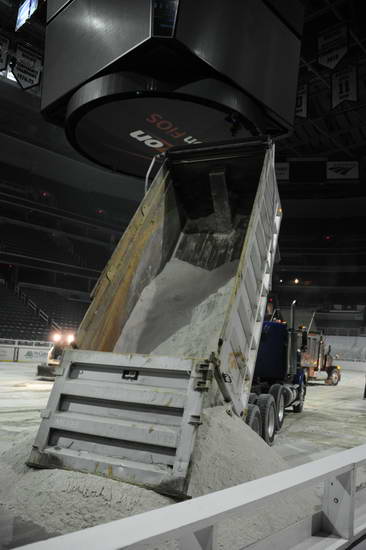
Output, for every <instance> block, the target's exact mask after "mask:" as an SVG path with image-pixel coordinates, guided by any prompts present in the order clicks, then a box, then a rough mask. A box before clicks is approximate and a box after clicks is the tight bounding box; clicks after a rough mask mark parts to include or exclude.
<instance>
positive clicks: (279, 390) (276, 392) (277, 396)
mask: <svg viewBox="0 0 366 550" xmlns="http://www.w3.org/2000/svg"><path fill="white" fill-rule="evenodd" d="M269 393H270V394H271V395H273V399H274V400H275V403H276V432H279V431H280V429H281V428H282V425H283V421H284V420H285V395H284V389H283V386H282V385H281V384H273V386H271V387H270V389H269Z"/></svg>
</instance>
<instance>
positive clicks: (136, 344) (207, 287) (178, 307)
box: [114, 258, 238, 357]
mask: <svg viewBox="0 0 366 550" xmlns="http://www.w3.org/2000/svg"><path fill="white" fill-rule="evenodd" d="M237 267H238V262H237V261H235V262H229V263H226V264H223V265H222V266H220V267H218V268H216V269H214V270H212V271H208V270H206V269H202V268H201V267H197V266H194V265H192V264H190V263H188V262H184V261H181V260H178V259H177V258H173V259H172V260H170V261H169V262H168V263H167V264H166V266H165V267H164V269H163V270H162V271H161V273H160V274H159V275H158V276H157V277H155V279H153V281H152V282H151V283H150V284H149V285H148V286H146V287H145V289H144V290H143V292H142V293H141V296H140V298H139V300H138V302H137V304H136V305H135V307H134V309H133V311H132V313H131V315H130V317H129V319H128V321H127V323H126V324H125V326H124V328H123V330H122V332H121V335H120V337H119V339H118V341H117V343H116V345H115V348H114V351H115V352H119V353H154V354H156V355H175V356H189V357H207V356H208V355H210V352H211V351H216V349H217V342H218V338H219V336H220V331H221V328H222V326H223V323H224V319H225V313H226V311H227V307H228V304H229V299H230V295H231V292H232V289H233V285H234V281H235V277H234V276H235V273H236V270H237Z"/></svg>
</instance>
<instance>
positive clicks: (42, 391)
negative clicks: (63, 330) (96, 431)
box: [0, 363, 366, 466]
mask: <svg viewBox="0 0 366 550" xmlns="http://www.w3.org/2000/svg"><path fill="white" fill-rule="evenodd" d="M36 370H37V367H36V365H35V364H24V363H23V364H22V363H0V418H1V420H0V453H1V452H2V451H3V450H5V449H6V448H7V447H8V446H9V445H10V444H11V443H12V442H13V441H15V440H16V439H17V438H22V437H24V436H25V435H26V434H27V433H29V432H32V431H34V429H35V427H37V426H38V424H39V422H40V416H39V411H40V410H41V409H43V408H44V407H45V406H46V404H47V399H48V396H49V393H50V390H51V388H52V382H49V381H45V380H38V379H37V376H36ZM365 375H366V363H357V364H356V363H354V364H353V363H348V364H347V365H345V366H344V368H343V369H342V380H341V381H340V383H339V385H338V386H326V385H324V383H323V382H321V381H320V382H311V383H309V385H308V389H307V395H306V400H305V407H304V411H303V412H302V413H301V414H295V413H293V412H291V411H289V412H287V414H286V418H285V422H284V425H283V428H282V430H281V432H280V433H279V434H278V435H277V437H276V440H275V444H274V448H275V450H276V451H277V453H278V454H279V455H280V456H281V457H282V458H285V459H286V460H287V461H288V462H289V465H290V466H297V465H298V464H303V463H305V462H308V461H311V460H316V459H317V458H321V457H323V456H327V455H329V454H333V453H336V452H338V451H342V450H344V449H348V448H350V447H355V446H356V445H362V444H364V443H365V442H366V400H364V399H363V392H364V386H365Z"/></svg>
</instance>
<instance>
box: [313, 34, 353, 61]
mask: <svg viewBox="0 0 366 550" xmlns="http://www.w3.org/2000/svg"><path fill="white" fill-rule="evenodd" d="M347 50H348V28H347V25H342V26H339V25H338V26H337V27H333V28H332V29H328V30H326V31H325V32H322V33H321V34H319V35H318V63H319V64H320V65H323V66H324V67H328V69H334V67H335V66H336V65H337V64H338V63H339V62H340V60H341V59H342V57H344V56H345V55H346V53H347Z"/></svg>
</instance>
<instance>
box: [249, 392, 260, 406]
mask: <svg viewBox="0 0 366 550" xmlns="http://www.w3.org/2000/svg"><path fill="white" fill-rule="evenodd" d="M257 399H258V395H257V394H256V393H250V394H249V399H248V403H250V404H252V405H255V404H256V402H257Z"/></svg>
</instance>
